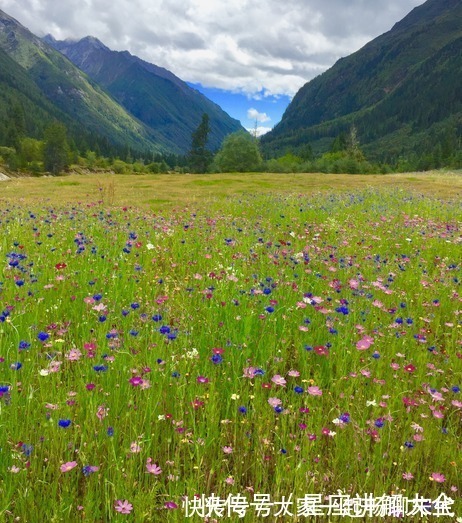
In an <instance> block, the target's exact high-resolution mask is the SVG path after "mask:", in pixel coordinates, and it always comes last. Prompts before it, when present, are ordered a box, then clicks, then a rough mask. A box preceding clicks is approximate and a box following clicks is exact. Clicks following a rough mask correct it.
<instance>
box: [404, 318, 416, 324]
mask: <svg viewBox="0 0 462 523" xmlns="http://www.w3.org/2000/svg"><path fill="white" fill-rule="evenodd" d="M406 323H407V324H408V325H412V324H413V323H414V321H413V319H412V318H407V319H406Z"/></svg>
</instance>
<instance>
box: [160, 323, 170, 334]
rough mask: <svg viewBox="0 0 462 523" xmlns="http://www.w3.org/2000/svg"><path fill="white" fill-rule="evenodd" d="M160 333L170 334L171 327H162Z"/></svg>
mask: <svg viewBox="0 0 462 523" xmlns="http://www.w3.org/2000/svg"><path fill="white" fill-rule="evenodd" d="M159 332H160V333H161V334H168V333H169V332H170V327H169V326H167V325H162V327H161V328H160V329H159Z"/></svg>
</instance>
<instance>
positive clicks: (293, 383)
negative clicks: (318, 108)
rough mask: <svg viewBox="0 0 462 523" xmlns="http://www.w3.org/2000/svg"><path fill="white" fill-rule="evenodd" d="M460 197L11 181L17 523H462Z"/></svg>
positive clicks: (0, 394)
mask: <svg viewBox="0 0 462 523" xmlns="http://www.w3.org/2000/svg"><path fill="white" fill-rule="evenodd" d="M461 195H462V176H461V175H460V174H457V173H456V174H450V173H446V174H441V173H430V174H415V173H413V174H407V175H387V176H385V175H384V176H370V177H369V176H352V175H348V176H341V175H323V176H317V175H269V174H258V175H257V174H255V175H246V176H244V175H222V176H219V175H209V176H187V175H183V176H179V175H149V176H112V177H109V176H106V177H103V176H101V177H99V178H98V177H96V176H76V175H74V176H66V177H59V178H41V179H35V178H21V179H14V180H11V181H8V182H1V183H0V232H1V234H0V264H1V265H0V267H1V270H0V428H1V430H0V521H5V522H10V521H11V522H12V521H20V522H29V523H35V522H39V521H47V522H66V523H67V522H109V521H110V522H140V523H141V522H163V521H165V522H183V521H209V522H212V521H221V520H223V521H226V520H227V521H245V522H252V521H260V520H262V521H263V520H265V519H266V520H268V521H277V522H279V521H281V522H282V521H310V522H311V521H313V522H318V521H319V522H327V521H332V522H334V521H335V522H337V521H351V520H353V519H354V520H360V521H401V520H402V521H447V522H454V521H462V519H461V518H462V503H461V489H462V481H461V478H462V459H461V456H462V392H461V388H462V286H461V282H462V203H461V202H462V199H461ZM368 496H369V497H368ZM371 498H374V499H375V500H377V501H376V502H375V505H371V502H370V500H371ZM368 500H369V501H368ZM247 504H248V505H247ZM322 507H324V508H322Z"/></svg>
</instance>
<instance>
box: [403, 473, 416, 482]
mask: <svg viewBox="0 0 462 523" xmlns="http://www.w3.org/2000/svg"><path fill="white" fill-rule="evenodd" d="M403 479H405V480H406V481H411V479H414V474H412V472H403Z"/></svg>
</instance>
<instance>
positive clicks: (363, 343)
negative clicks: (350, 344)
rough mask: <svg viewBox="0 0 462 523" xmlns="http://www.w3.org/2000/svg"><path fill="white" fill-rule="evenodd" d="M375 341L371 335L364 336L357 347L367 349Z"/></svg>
mask: <svg viewBox="0 0 462 523" xmlns="http://www.w3.org/2000/svg"><path fill="white" fill-rule="evenodd" d="M373 343H374V338H371V337H370V336H363V338H362V339H360V340H359V341H358V343H356V348H357V349H358V350H367V349H368V348H369V347H370V346H371V345H372V344H373Z"/></svg>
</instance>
